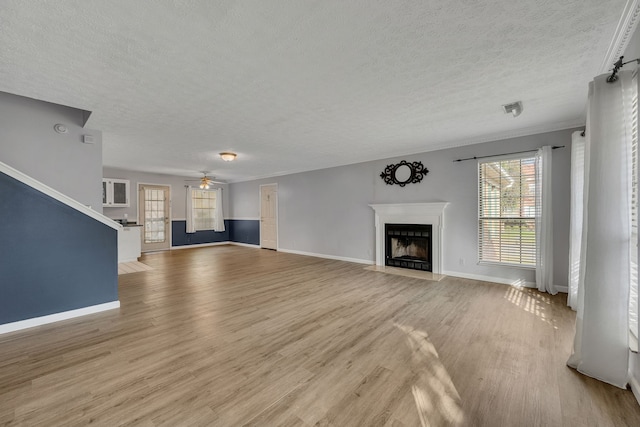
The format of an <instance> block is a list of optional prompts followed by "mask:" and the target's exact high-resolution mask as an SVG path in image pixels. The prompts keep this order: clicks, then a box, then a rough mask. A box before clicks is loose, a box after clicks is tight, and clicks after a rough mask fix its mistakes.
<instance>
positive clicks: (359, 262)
mask: <svg viewBox="0 0 640 427" xmlns="http://www.w3.org/2000/svg"><path fill="white" fill-rule="evenodd" d="M278 252H285V253H288V254H295V255H304V256H313V257H316V258H326V259H335V260H337V261H347V262H355V263H358V264H367V265H373V264H374V263H375V262H374V261H373V260H368V259H360V258H348V257H343V256H335V255H325V254H316V253H313V252H304V251H296V250H293V249H282V248H278Z"/></svg>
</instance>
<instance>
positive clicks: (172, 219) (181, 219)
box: [171, 218, 187, 221]
mask: <svg viewBox="0 0 640 427" xmlns="http://www.w3.org/2000/svg"><path fill="white" fill-rule="evenodd" d="M186 220H187V218H171V221H186Z"/></svg>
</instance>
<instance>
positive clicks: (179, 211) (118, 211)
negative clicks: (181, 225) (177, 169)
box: [100, 167, 229, 222]
mask: <svg viewBox="0 0 640 427" xmlns="http://www.w3.org/2000/svg"><path fill="white" fill-rule="evenodd" d="M102 174H103V176H104V177H105V178H121V179H128V180H129V181H131V194H130V195H129V200H130V206H129V207H128V208H111V207H105V208H104V214H105V215H106V216H108V217H109V218H111V219H123V218H124V214H125V213H126V214H128V215H129V221H131V222H137V219H136V218H137V215H138V194H137V191H138V183H143V184H161V185H169V186H170V187H171V219H174V220H175V219H185V218H186V209H187V205H186V203H187V190H186V189H185V187H184V186H185V185H196V186H197V185H199V182H188V181H187V180H193V179H196V180H197V179H198V178H193V177H186V176H175V175H162V174H153V173H145V172H135V171H130V170H125V169H116V168H109V167H104V168H102ZM218 187H222V210H223V211H224V217H225V218H227V217H228V215H229V189H228V185H227V184H222V185H218V184H216V185H214V186H213V187H212V188H218ZM100 194H102V191H101V192H100Z"/></svg>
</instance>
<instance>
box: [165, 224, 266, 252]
mask: <svg viewBox="0 0 640 427" xmlns="http://www.w3.org/2000/svg"><path fill="white" fill-rule="evenodd" d="M224 228H225V231H222V232H217V231H196V232H195V233H187V222H186V221H185V220H174V221H171V234H172V238H171V239H172V242H171V244H172V246H186V245H200V244H205V243H218V242H238V243H248V244H252V245H259V244H260V221H258V220H239V219H225V220H224Z"/></svg>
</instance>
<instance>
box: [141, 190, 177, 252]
mask: <svg viewBox="0 0 640 427" xmlns="http://www.w3.org/2000/svg"><path fill="white" fill-rule="evenodd" d="M138 189H139V191H138V217H139V218H138V224H142V226H143V228H142V233H141V239H142V242H141V246H142V248H141V249H142V252H150V251H160V250H165V249H169V248H170V247H171V233H170V228H169V216H170V212H169V202H170V200H171V198H170V194H171V187H168V186H164V185H150V184H139V185H138Z"/></svg>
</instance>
